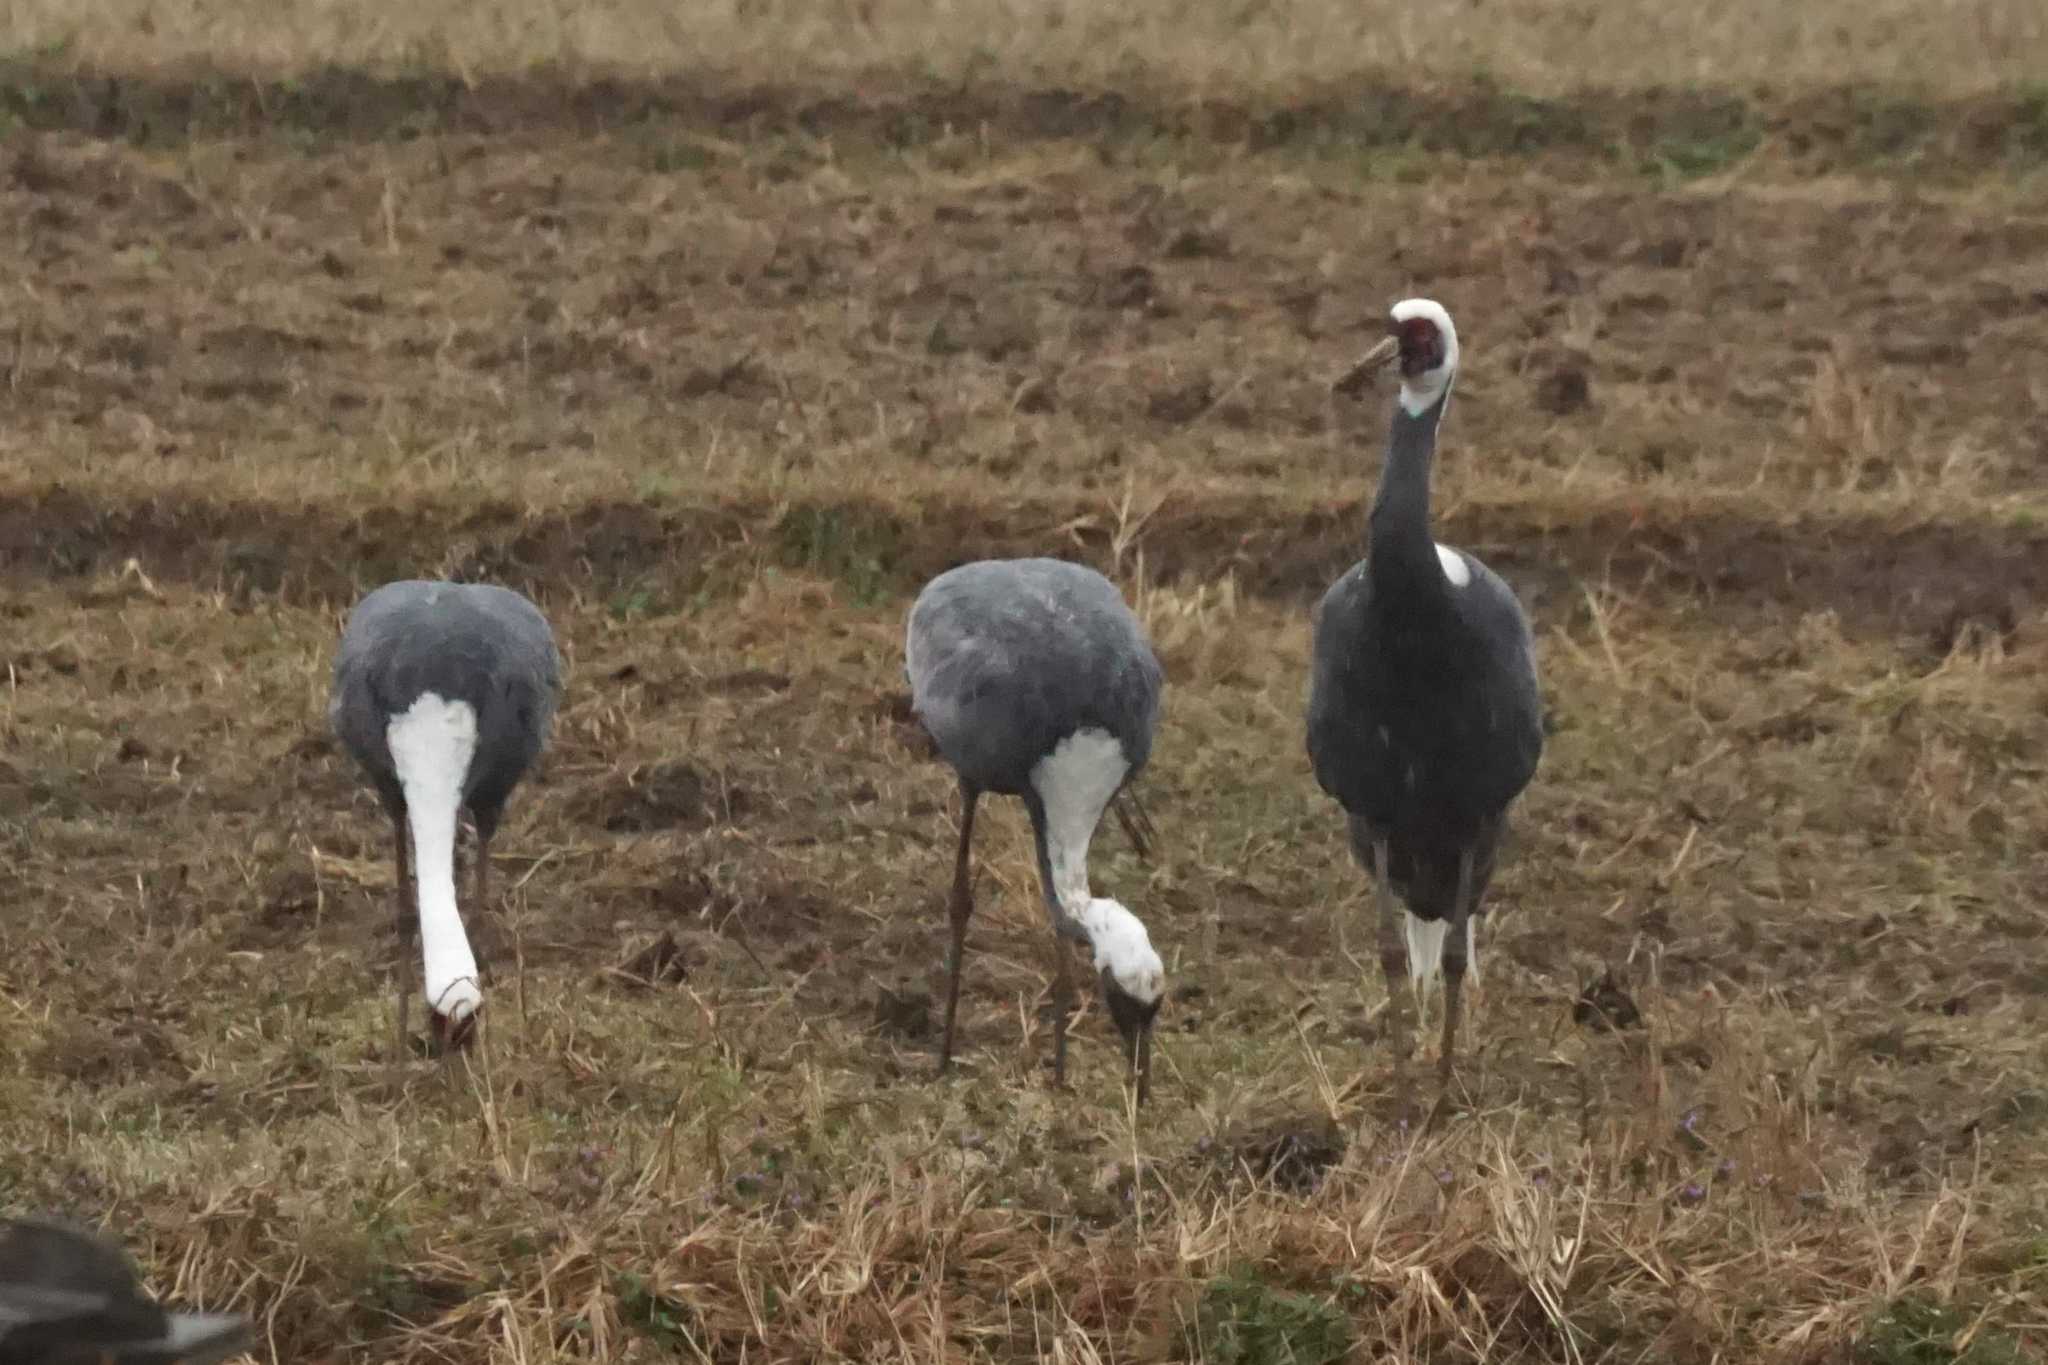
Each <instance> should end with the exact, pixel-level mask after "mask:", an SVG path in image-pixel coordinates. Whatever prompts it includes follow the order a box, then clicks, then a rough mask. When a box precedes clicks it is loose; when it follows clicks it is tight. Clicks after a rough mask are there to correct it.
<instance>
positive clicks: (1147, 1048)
mask: <svg viewBox="0 0 2048 1365" xmlns="http://www.w3.org/2000/svg"><path fill="white" fill-rule="evenodd" d="M1102 1000H1103V1003H1104V1004H1105V1005H1107V1006H1109V1017H1110V1018H1111V1019H1114V1020H1115V1021H1116V1027H1117V1032H1119V1033H1121V1034H1123V1036H1124V1061H1125V1063H1126V1064H1127V1065H1128V1066H1129V1068H1130V1080H1131V1083H1132V1084H1133V1085H1135V1086H1137V1088H1138V1103H1139V1104H1143V1103H1144V1102H1145V1099H1146V1097H1147V1096H1148V1095H1150V1094H1151V1093H1152V1021H1153V1020H1155V1019H1157V1018H1158V1017H1159V1002H1158V1001H1157V1000H1154V1001H1151V1002H1150V1003H1149V1004H1148V1003H1146V1002H1144V1001H1141V1000H1138V999H1137V998H1136V997H1134V996H1131V995H1129V994H1126V993H1125V991H1124V990H1123V988H1122V987H1121V986H1118V985H1117V984H1116V979H1115V978H1114V977H1112V976H1111V975H1110V974H1109V973H1108V972H1107V971H1104V972H1103V974H1102Z"/></svg>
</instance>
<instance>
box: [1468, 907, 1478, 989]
mask: <svg viewBox="0 0 2048 1365" xmlns="http://www.w3.org/2000/svg"><path fill="white" fill-rule="evenodd" d="M1478 932H1479V916H1477V915H1467V916H1465V979H1466V980H1467V981H1468V982H1470V983H1471V984H1472V985H1475V986H1476V985H1478V984H1479V939H1478V937H1477V935H1478Z"/></svg>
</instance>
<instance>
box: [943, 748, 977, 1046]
mask: <svg viewBox="0 0 2048 1365" xmlns="http://www.w3.org/2000/svg"><path fill="white" fill-rule="evenodd" d="M980 797H981V793H980V792H978V791H976V790H975V789H974V788H972V787H969V786H968V785H966V784H965V783H962V784H961V786H960V847H959V850H958V851H957V852H956V853H955V854H954V855H953V895H952V898H951V899H950V900H948V901H947V902H946V917H947V919H949V920H950V921H951V922H952V927H953V950H952V951H951V952H950V953H948V954H947V955H946V1032H945V1038H944V1040H943V1041H942V1042H941V1043H940V1044H939V1074H940V1075H941V1076H943V1075H945V1074H946V1068H947V1067H949V1066H951V1065H952V1064H953V1018H954V1016H955V1015H956V1014H958V1013H959V1010H960V962H961V959H962V958H963V957H965V956H966V955H967V921H968V919H969V918H970V917H971V916H972V915H973V914H974V886H973V883H972V881H971V880H970V878H969V875H968V850H969V846H970V845H971V844H972V843H973V842H974V804H975V802H976V801H978V800H979V799H980Z"/></svg>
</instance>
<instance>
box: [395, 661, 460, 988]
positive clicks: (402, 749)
mask: <svg viewBox="0 0 2048 1365" xmlns="http://www.w3.org/2000/svg"><path fill="white" fill-rule="evenodd" d="M384 738H385V743H386V744H387V745H388V746H389V747H390V750H391V764H392V766H393V767H394V768H396V769H397V770H398V781H399V785H400V786H401V787H402V788H404V791H405V813H406V821H407V823H408V824H409V825H410V826H411V829H412V867H413V885H414V889H415V894H416V896H417V899H418V903H419V911H420V962H421V974H422V977H423V978H424V979H423V981H422V986H423V988H424V990H425V992H426V997H427V1006H428V1008H429V1009H432V1010H434V1011H435V1012H436V1013H438V1014H441V1015H443V1016H445V1017H446V1018H447V1019H449V1020H450V1021H451V1022H458V1023H459V1022H460V1021H461V1020H463V1019H465V1018H467V1017H468V1016H469V1015H470V1014H473V1013H474V1012H475V1011H476V1008H477V1006H479V1005H481V1004H482V1003H483V993H482V991H481V990H480V989H479V988H478V986H477V979H476V956H475V954H474V953H472V952H471V951H470V946H469V935H468V934H466V933H464V932H463V928H462V914H461V912H460V911H459V910H457V909H456V906H455V816H456V811H457V809H458V808H459V807H460V806H461V804H462V784H463V781H464V779H466V778H467V777H468V775H469V764H470V760H471V759H472V758H474V757H475V755H476V711H475V709H474V708H472V707H471V706H470V705H469V703H467V702H461V701H449V700H447V699H445V698H443V697H441V696H439V695H437V694H435V693H432V692H422V693H421V694H420V696H419V698H418V699H417V700H416V701H414V702H413V704H412V706H411V707H410V708H409V709H407V710H406V711H404V712H402V713H400V714H399V715H396V716H393V717H392V718H391V721H390V723H389V724H388V725H387V726H386V727H385V730H384Z"/></svg>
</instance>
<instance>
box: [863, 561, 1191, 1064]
mask: <svg viewBox="0 0 2048 1365" xmlns="http://www.w3.org/2000/svg"><path fill="white" fill-rule="evenodd" d="M903 662H904V670H905V672H907V673H908V674H909V677H910V693H911V705H912V708H913V709H914V710H915V711H916V713H917V717H918V720H919V721H920V722H921V723H922V724H923V725H924V728H925V730H926V732H927V733H929V734H930V735H931V737H932V739H933V741H934V742H936V743H937V745H938V747H939V752H940V753H941V754H942V755H944V757H945V760H946V762H947V763H949V764H950V765H952V768H953V770H954V772H955V773H956V774H957V775H958V777H959V780H960V845H959V849H958V851H957V852H956V853H955V855H954V861H953V893H952V899H951V900H950V902H949V903H948V915H949V917H950V919H951V922H952V929H953V941H952V952H951V954H950V956H949V957H948V958H947V981H946V1030H945V1040H944V1042H943V1043H942V1044H941V1046H940V1052H939V1071H940V1073H941V1074H944V1072H945V1070H946V1068H947V1067H948V1065H949V1064H950V1063H951V1062H952V1058H953V1019H954V1015H955V1012H956V1011H957V1009H958V1007H959V1004H960V964H961V958H962V956H963V954H964V953H965V951H966V946H967V921H968V919H969V917H970V916H971V915H972V914H973V913H974V895H973V889H972V886H971V883H970V879H969V876H968V849H969V845H970V844H971V842H972V840H973V838H974V808H975V803H976V802H977V801H979V800H980V798H981V795H982V793H983V792H998V793H1002V794H1005V795H1015V796H1021V797H1022V798H1024V809H1025V810H1026V811H1027V812H1028V813H1029V814H1030V816H1031V833H1032V838H1033V840H1034V841H1035V843H1036V845H1037V852H1038V876H1039V886H1040V889H1041V891H1042V892H1043V894H1044V897H1045V907H1046V910H1047V911H1048V912H1049V913H1050V914H1051V916H1052V929H1053V934H1054V936H1055V951H1054V956H1055V959H1056V981H1055V984H1054V992H1053V993H1054V1000H1053V1079H1054V1083H1055V1084H1058V1085H1064V1084H1065V1083H1066V1076H1067V1070H1066V1068H1067V1018H1068V1016H1069V1015H1070V1014H1071V1013H1072V1012H1073V1009H1074V1004H1075V997H1074V983H1073V979H1072V977H1071V975H1070V972H1071V964H1070V962H1069V954H1068V952H1067V950H1066V948H1065V946H1064V945H1063V944H1059V943H1058V940H1060V939H1065V940H1068V941H1071V942H1074V943H1080V944H1085V945H1087V946H1088V947H1089V948H1091V949H1092V950H1093V953H1094V962H1095V969H1096V973H1097V975H1098V976H1099V977H1100V979H1101V985H1102V996H1103V1003H1104V1004H1105V1005H1106V1006H1107V1007H1108V1010H1109V1014H1110V1017H1111V1018H1112V1019H1114V1020H1115V1021H1116V1025H1117V1028H1118V1030H1119V1031H1120V1032H1121V1033H1122V1034H1123V1039H1124V1055H1125V1059H1126V1062H1127V1064H1128V1067H1129V1072H1130V1075H1131V1077H1132V1079H1133V1080H1134V1081H1135V1083H1136V1085H1137V1092H1138V1099H1139V1101H1140V1102H1141V1103H1142V1102H1143V1101H1144V1099H1145V1095H1146V1092H1147V1090H1148V1089H1149V1088H1150V1078H1151V1069H1152V1048H1151V1036H1152V1022H1153V1019H1154V1017H1155V1016H1156V1015H1157V1014H1158V1012H1159V1001H1160V997H1161V996H1162V995H1163V994H1164V992H1165V989H1166V970H1165V967H1164V966H1163V965H1162V964H1161V962H1160V960H1159V954H1158V953H1156V952H1154V951H1153V950H1152V941H1151V939H1150V938H1149V937H1148V936H1147V934H1146V933H1145V926H1144V925H1143V924H1142V923H1140V922H1139V920H1138V917H1137V916H1136V915H1133V914H1132V913H1131V912H1130V911H1129V910H1127V909H1125V908H1124V907H1123V906H1122V905H1120V904H1118V903H1117V902H1116V901H1113V900H1105V899H1099V898H1097V897H1095V896H1093V895H1091V894H1090V892H1089V889H1088V843H1089V840H1090V839H1091V838H1093V837H1094V834H1095V827H1096V825H1097V823H1098V822H1099V821H1100V820H1101V819H1102V812H1103V809H1104V807H1106V806H1107V805H1108V804H1109V802H1110V801H1111V800H1112V798H1114V797H1116V796H1117V794H1118V793H1119V792H1121V791H1122V790H1123V789H1124V787H1125V784H1126V783H1128V782H1130V781H1131V780H1132V779H1133V778H1135V777H1136V776H1137V775H1138V773H1139V772H1140V771H1141V770H1142V769H1143V768H1144V766H1145V760H1146V759H1148V758H1149V757H1151V753H1152V734H1153V731H1154V729H1155V728H1156V727H1157V725H1158V721H1159V693H1160V687H1161V685H1162V682H1163V675H1162V673H1161V671H1160V667H1159V660H1158V658H1157V656H1155V655H1154V654H1153V652H1152V646H1151V645H1150V644H1149V643H1148V642H1147V641H1146V639H1145V633H1144V630H1143V628H1142V627H1141V626H1140V625H1139V624H1138V618H1137V617H1135V616H1133V615H1132V614H1131V609H1130V608H1129V607H1128V606H1126V605H1124V599H1123V595H1122V594H1121V593H1119V592H1118V591H1117V590H1116V587H1115V586H1114V585H1113V584H1111V583H1110V581H1109V580H1108V579H1106V578H1104V577H1103V576H1102V575H1101V574H1099V573H1096V572H1095V571H1094V570H1093V569H1089V568H1084V567H1083V566H1081V565H1078V564H1068V563H1065V562H1063V561H1061V560H1057V559H1010V560H983V561H981V562H979V563H973V564H963V565H961V566H960V567H959V568H956V569H951V570H948V571H947V572H945V573H943V574H940V575H939V576H938V577H937V578H934V579H933V580H932V581H931V582H930V583H928V584H926V585H925V588H924V591H923V592H921V593H919V594H918V596H917V601H916V603H915V604H914V605H913V606H912V607H911V609H910V623H909V629H908V634H907V639H906V641H905V645H904V651H903Z"/></svg>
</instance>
